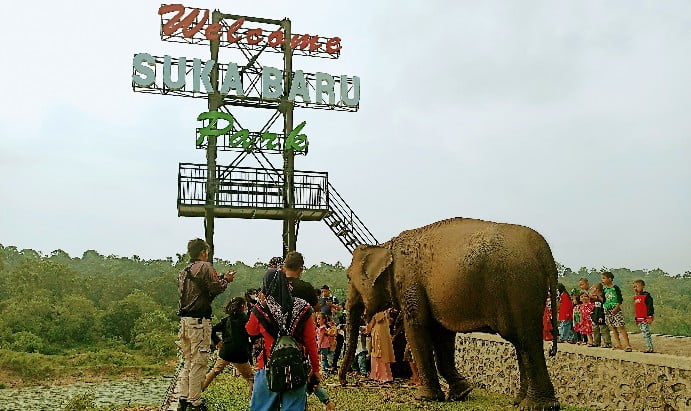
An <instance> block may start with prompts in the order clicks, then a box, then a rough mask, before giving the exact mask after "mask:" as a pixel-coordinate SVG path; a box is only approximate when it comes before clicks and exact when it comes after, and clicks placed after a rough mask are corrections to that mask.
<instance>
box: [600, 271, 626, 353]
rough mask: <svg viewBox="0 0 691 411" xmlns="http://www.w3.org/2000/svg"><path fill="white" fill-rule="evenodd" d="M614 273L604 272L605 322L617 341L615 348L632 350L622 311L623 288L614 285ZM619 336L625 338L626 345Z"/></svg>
mask: <svg viewBox="0 0 691 411" xmlns="http://www.w3.org/2000/svg"><path fill="white" fill-rule="evenodd" d="M613 281H614V274H612V273H611V272H609V271H605V272H604V273H602V285H603V291H604V293H605V304H604V308H605V323H606V324H607V325H608V326H609V328H610V329H611V330H612V337H613V338H614V342H615V347H614V348H615V349H618V350H621V349H622V348H624V349H625V350H626V352H631V351H632V349H631V343H630V342H629V334H628V333H627V332H626V327H625V323H624V315H623V314H622V313H621V304H622V303H623V302H624V298H623V297H622V296H621V288H619V286H617V285H614V282H613ZM619 336H621V339H623V340H624V343H625V344H626V347H622V345H621V341H620V340H619Z"/></svg>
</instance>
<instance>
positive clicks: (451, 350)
mask: <svg viewBox="0 0 691 411" xmlns="http://www.w3.org/2000/svg"><path fill="white" fill-rule="evenodd" d="M346 272H347V275H348V281H349V294H348V299H347V300H348V301H347V305H346V309H347V311H348V313H349V318H350V323H349V325H348V328H347V330H346V333H347V338H348V341H347V343H346V347H347V349H346V354H345V358H344V364H350V363H352V360H353V356H354V350H355V346H356V343H355V342H356V341H357V335H358V329H359V326H360V325H361V324H362V321H363V320H369V318H371V317H372V316H373V315H374V314H376V313H377V312H380V311H382V310H385V309H386V308H388V307H393V308H395V309H398V310H399V311H400V312H401V315H403V326H404V330H405V333H406V336H407V338H408V344H409V345H410V348H411V351H412V354H413V358H414V359H415V362H416V365H417V367H418V372H419V376H420V380H421V383H422V386H421V389H420V391H419V393H418V395H419V396H420V397H422V398H423V399H426V400H435V401H443V400H444V399H445V397H444V392H443V391H442V389H441V386H440V384H439V377H438V374H437V371H438V373H439V374H440V375H441V376H442V377H443V378H444V379H445V380H446V382H447V383H448V384H449V392H448V397H447V398H446V399H448V400H450V401H457V400H463V399H465V398H466V397H467V395H468V394H469V393H470V391H471V390H472V386H471V384H470V383H469V381H468V380H466V379H465V377H462V376H461V375H460V374H459V372H458V370H457V369H456V366H455V355H454V354H455V336H456V333H457V332H474V331H480V332H490V333H495V334H499V335H500V336H501V337H503V338H504V339H505V340H507V341H509V342H510V343H512V344H513V346H514V347H515V348H516V356H517V359H518V368H519V373H520V388H519V392H518V395H517V396H516V398H515V399H514V405H517V406H519V407H520V408H521V409H551V410H555V409H559V402H558V401H557V399H556V397H555V393H554V387H553V385H552V382H551V380H550V378H549V374H548V373H547V364H546V362H545V355H544V352H543V342H542V336H543V334H542V326H543V324H542V317H543V315H544V309H545V301H546V298H547V292H548V291H549V290H551V293H550V295H551V303H552V307H556V297H555V295H556V285H557V268H556V264H555V262H554V258H553V257H552V252H551V250H550V248H549V245H548V244H547V242H546V241H545V239H544V238H543V237H542V236H541V235H540V234H538V233H537V232H536V231H534V230H532V229H530V228H528V227H525V226H520V225H513V224H505V223H495V222H490V221H483V220H477V219H470V218H452V219H448V220H443V221H439V222H436V223H433V224H430V225H427V226H424V227H421V228H417V229H413V230H407V231H403V232H402V233H401V234H399V235H398V236H397V237H394V238H392V239H391V240H389V241H387V242H385V243H383V244H380V245H364V244H363V245H359V246H358V247H357V248H356V249H355V250H354V251H353V258H352V263H351V264H350V266H349V267H348V269H347V271H346ZM551 321H552V326H553V329H554V330H556V329H557V327H556V321H557V319H556V310H552V320H551ZM553 337H554V338H553V341H552V345H551V347H550V355H551V356H553V355H555V354H556V349H557V336H556V334H555V333H553ZM461 349H462V347H461ZM435 362H436V367H435ZM346 371H347V367H341V369H340V373H339V380H340V383H341V384H345V383H346Z"/></svg>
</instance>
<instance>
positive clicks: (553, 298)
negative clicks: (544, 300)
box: [548, 264, 559, 357]
mask: <svg viewBox="0 0 691 411" xmlns="http://www.w3.org/2000/svg"><path fill="white" fill-rule="evenodd" d="M548 275H549V299H550V304H551V305H552V309H551V310H550V311H551V313H552V319H551V321H552V347H551V348H550V349H549V356H550V357H554V356H555V355H557V338H558V337H559V328H558V326H557V292H558V291H557V267H556V265H554V264H553V265H552V268H551V269H550V272H549V274H548Z"/></svg>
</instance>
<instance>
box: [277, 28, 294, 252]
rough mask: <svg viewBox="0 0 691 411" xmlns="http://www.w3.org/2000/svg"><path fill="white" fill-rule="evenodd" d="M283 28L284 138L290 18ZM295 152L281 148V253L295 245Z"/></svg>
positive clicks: (289, 122) (289, 121)
mask: <svg viewBox="0 0 691 411" xmlns="http://www.w3.org/2000/svg"><path fill="white" fill-rule="evenodd" d="M281 27H282V28H283V34H284V43H283V63H284V66H283V98H282V99H281V103H280V106H281V111H282V112H283V133H284V136H286V138H287V137H288V136H289V135H290V133H291V132H292V131H293V109H294V105H293V102H292V101H290V100H289V98H288V97H289V95H290V87H291V84H292V82H293V50H292V47H291V44H290V40H291V27H290V19H283V20H282V21H281ZM294 169H295V154H294V153H293V150H292V149H288V148H287V147H284V149H283V181H284V186H283V190H284V196H283V208H284V210H285V213H286V214H285V215H284V217H283V255H284V256H285V254H286V253H287V252H289V251H295V248H296V247H297V230H296V220H295V217H296V215H295V181H294V173H293V171H294Z"/></svg>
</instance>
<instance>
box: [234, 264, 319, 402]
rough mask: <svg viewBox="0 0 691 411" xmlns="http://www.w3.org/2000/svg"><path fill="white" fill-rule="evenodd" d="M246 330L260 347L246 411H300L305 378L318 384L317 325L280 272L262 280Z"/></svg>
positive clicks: (304, 398)
mask: <svg viewBox="0 0 691 411" xmlns="http://www.w3.org/2000/svg"><path fill="white" fill-rule="evenodd" d="M245 329H246V330H247V333H248V334H249V335H250V336H261V337H262V339H263V342H264V348H263V350H262V352H261V354H260V355H259V357H258V358H257V373H256V375H255V378H254V389H253V391H252V399H251V400H250V411H273V410H278V409H281V410H283V411H304V410H305V407H306V405H307V393H306V388H307V381H308V379H312V380H314V379H316V380H317V381H320V380H321V373H320V372H319V358H318V354H317V336H316V326H315V324H314V319H313V317H312V307H311V306H310V305H309V304H308V303H307V302H306V301H305V300H303V299H302V298H297V297H293V296H292V295H291V293H290V290H289V289H288V281H287V279H286V276H285V273H283V272H282V271H281V270H278V269H272V270H269V271H267V273H266V274H265V275H264V279H263V281H262V288H261V292H260V294H259V303H257V304H256V305H255V306H254V307H253V308H252V312H251V313H250V318H249V321H248V322H247V325H246V327H245ZM306 359H308V360H309V361H308V362H307V363H306V361H305V360H306ZM310 377H311V378H310Z"/></svg>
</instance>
